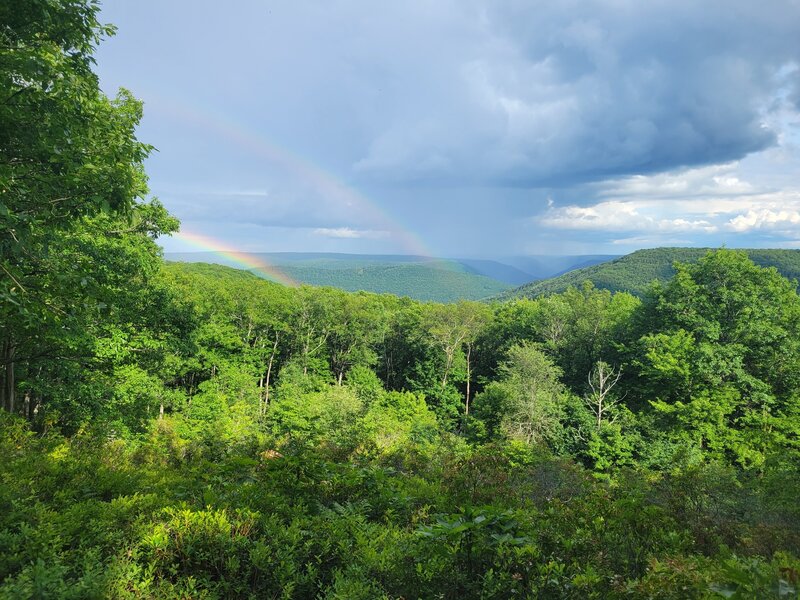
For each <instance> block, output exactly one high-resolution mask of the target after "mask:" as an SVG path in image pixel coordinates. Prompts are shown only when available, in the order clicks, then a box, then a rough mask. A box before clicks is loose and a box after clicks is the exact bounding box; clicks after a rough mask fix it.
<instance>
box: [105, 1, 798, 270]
mask: <svg viewBox="0 0 800 600" xmlns="http://www.w3.org/2000/svg"><path fill="white" fill-rule="evenodd" d="M104 17H105V18H106V20H108V21H110V22H113V23H115V24H116V25H118V27H119V34H118V36H117V37H116V38H114V39H112V40H109V41H107V42H106V43H105V44H104V45H103V46H102V47H101V49H100V51H99V53H98V69H99V71H100V73H101V77H102V81H103V85H104V87H105V88H106V89H108V90H109V91H112V90H113V89H114V88H116V87H117V86H121V85H122V86H125V87H128V88H130V89H132V90H133V92H134V93H135V94H136V95H137V96H139V97H142V98H143V99H144V100H145V102H146V107H145V114H146V117H145V120H144V122H143V125H142V128H141V131H140V137H141V138H142V139H144V140H146V141H148V142H151V143H153V144H154V145H156V146H157V147H158V149H159V152H158V153H157V154H155V155H154V156H153V157H152V158H151V159H150V161H149V163H148V171H149V172H150V174H151V178H152V188H153V191H154V193H156V194H157V195H159V196H160V197H161V198H162V200H163V201H164V202H165V203H166V204H167V206H168V208H170V209H171V210H173V211H174V212H175V213H176V214H177V215H178V216H179V217H180V218H181V219H182V220H183V221H184V222H185V223H186V224H187V225H188V224H189V223H191V227H192V228H194V229H198V230H202V231H203V233H205V234H206V235H211V236H212V237H213V236H218V237H226V238H227V241H228V242H229V243H240V244H242V245H245V244H246V245H248V246H249V247H253V246H254V245H258V244H261V245H262V246H263V248H260V249H264V250H283V249H288V248H289V247H290V246H291V247H292V249H294V247H295V246H296V245H297V244H298V243H299V241H301V240H302V241H303V243H308V244H309V247H308V248H301V249H307V250H318V249H321V248H322V247H323V246H321V245H320V244H323V243H324V248H325V249H344V248H347V249H348V250H349V251H359V249H360V248H361V249H364V251H387V252H396V251H411V249H412V248H413V247H414V244H413V243H410V242H409V239H412V238H416V239H420V238H421V242H420V243H418V244H417V248H418V250H419V249H424V248H427V249H429V250H430V251H435V252H437V253H443V254H450V255H457V254H460V255H469V254H473V255H474V254H508V253H514V252H525V251H531V252H572V251H586V252H608V251H617V252H621V251H627V250H628V249H633V248H635V247H637V245H653V244H658V243H681V244H683V243H686V244H700V243H702V244H712V245H713V244H716V243H722V242H725V243H727V244H728V245H748V244H751V243H752V244H759V245H769V244H775V245H777V244H782V245H787V244H792V243H794V240H795V239H800V235H798V227H800V223H798V222H797V221H796V220H795V217H794V216H793V215H794V214H795V213H793V212H792V211H793V210H797V209H798V208H800V207H797V206H796V202H797V174H798V166H800V157H799V156H798V153H797V145H798V122H800V119H798V110H800V68H799V66H800V3H798V2H796V1H795V0H785V1H777V0H775V1H767V2H760V3H754V2H751V1H749V0H748V1H738V0H726V1H722V0H715V1H707V2H702V3H699V2H689V1H671V2H662V1H653V2H634V1H622V0H606V1H582V2H575V1H562V2H551V3H549V4H543V3H531V2H524V1H519V2H515V1H508V2H492V3H478V2H469V1H467V2H462V1H458V2H457V1H455V0H453V1H447V0H443V1H440V2H425V1H422V0H419V1H410V2H403V3H379V4H376V3H368V2H356V1H347V0H342V1H332V2H307V1H303V0H296V1H294V2H290V3H267V2H263V1H261V0H243V1H240V2H236V3H231V4H230V5H226V6H224V7H223V6H222V5H220V4H219V2H211V1H210V0H195V1H193V2H188V0H187V1H171V2H163V1H160V0H138V1H136V2H132V1H130V2H122V1H115V2H107V5H106V7H105V8H104ZM676 186H677V187H676ZM681 186H683V188H684V189H682V190H681V189H679V188H680V187H681ZM548 199H549V201H550V205H549V206H548ZM726 199H727V200H730V201H731V202H734V204H735V206H736V207H737V208H736V209H732V210H730V211H728V212H725V211H722V212H715V210H716V209H714V208H713V207H714V206H718V204H714V203H719V202H721V201H723V200H726ZM783 203H789V204H788V205H787V206H786V207H784V206H783ZM731 206H732V205H731ZM729 208H730V206H729ZM737 211H738V212H737ZM726 219H727V220H726ZM737 219H738V220H737ZM245 225H249V226H250V227H249V228H247V227H244V226H245ZM237 226H238V227H240V229H236V228H237ZM253 228H261V229H256V230H257V231H261V230H262V229H263V228H271V229H270V231H271V234H270V235H268V236H267V235H259V236H256V235H255V233H253V232H254V231H256V230H254V229H253ZM236 231H239V234H236V233H235V232H236ZM293 231H294V232H295V233H291V232H293ZM246 232H249V233H246ZM297 232H304V233H302V234H299V233H297ZM323 232H324V233H323ZM248 235H250V236H252V237H250V238H247V237H246V236H248ZM734 235H735V236H738V237H733V236H734ZM167 243H170V242H167ZM336 244H340V245H339V246H337V245H336ZM359 244H361V245H359ZM420 251H421V250H420Z"/></svg>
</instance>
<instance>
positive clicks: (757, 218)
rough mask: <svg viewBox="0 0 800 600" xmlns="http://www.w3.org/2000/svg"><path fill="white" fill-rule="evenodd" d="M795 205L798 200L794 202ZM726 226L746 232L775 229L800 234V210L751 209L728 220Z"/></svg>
mask: <svg viewBox="0 0 800 600" xmlns="http://www.w3.org/2000/svg"><path fill="white" fill-rule="evenodd" d="M794 204H795V206H797V205H798V204H800V202H797V203H794ZM727 226H728V228H729V229H731V230H732V231H737V232H740V233H741V232H748V231H756V230H775V231H784V232H789V231H793V232H795V233H798V234H800V210H798V209H797V208H793V209H781V210H774V209H770V208H761V209H751V210H748V211H747V212H746V213H744V214H741V215H738V216H737V217H735V218H733V219H731V220H730V221H728V223H727Z"/></svg>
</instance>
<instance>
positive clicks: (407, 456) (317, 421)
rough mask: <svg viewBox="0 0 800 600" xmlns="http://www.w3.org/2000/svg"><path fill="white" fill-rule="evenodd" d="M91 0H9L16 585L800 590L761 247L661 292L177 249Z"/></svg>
mask: <svg viewBox="0 0 800 600" xmlns="http://www.w3.org/2000/svg"><path fill="white" fill-rule="evenodd" d="M97 12H98V7H97V5H96V4H94V3H92V2H89V3H86V2H77V1H66V0H64V1H59V0H56V1H52V0H50V1H48V2H41V1H39V0H21V1H18V2H14V3H13V5H12V3H8V2H6V3H1V4H0V23H2V30H1V31H0V37H2V44H0V94H1V95H2V98H4V101H3V102H2V103H1V104H0V132H2V148H0V184H1V185H0V188H1V189H2V196H0V223H2V238H0V271H2V276H1V278H0V343H2V346H1V347H0V348H1V351H2V354H1V356H2V359H1V360H2V363H0V367H2V368H0V390H1V393H0V401H1V402H2V406H3V410H2V411H0V412H1V413H2V414H0V428H1V431H0V432H1V433H2V435H0V455H2V457H3V460H2V461H0V483H1V485H0V597H2V598H341V599H359V598H363V599H374V598H716V597H727V598H769V597H775V598H790V597H797V594H798V577H799V574H800V560H798V558H797V557H798V555H799V554H800V506H799V505H798V503H797V498H798V494H800V473H799V472H798V466H800V437H798V433H800V297H799V296H798V294H797V291H796V282H795V281H790V280H788V279H786V278H784V277H783V276H782V275H781V274H780V273H779V272H778V271H777V270H776V269H774V268H764V267H761V266H759V265H756V264H755V263H753V262H752V260H750V258H748V256H747V255H746V254H745V253H743V252H738V251H734V250H724V249H723V250H718V251H710V252H708V253H706V254H704V255H703V256H702V257H701V258H700V259H699V260H697V261H696V262H693V263H678V264H676V265H675V274H674V276H672V277H671V278H670V279H669V280H668V281H666V282H663V283H655V284H653V285H651V286H650V287H649V288H648V290H647V292H646V293H645V294H643V296H642V297H641V298H639V297H636V296H634V295H631V294H628V293H625V292H619V293H612V292H611V291H609V290H602V289H598V288H595V287H593V286H592V285H591V284H590V283H586V284H581V285H578V286H574V287H569V288H567V289H566V290H565V291H563V292H562V293H557V294H551V295H546V296H543V297H541V298H537V299H518V300H513V301H509V302H504V303H495V304H487V303H477V302H470V301H461V302H456V303H453V304H436V303H423V302H419V301H415V300H411V299H408V298H399V297H396V296H393V295H388V294H386V295H378V294H372V293H366V292H362V293H349V292H344V291H340V290H335V289H330V288H315V287H307V286H303V287H298V288H290V287H284V286H281V285H277V284H274V283H271V282H269V281H266V280H263V279H259V278H257V277H255V276H254V275H252V274H250V273H247V272H244V271H238V270H235V269H231V268H227V267H223V266H217V265H186V264H166V263H164V261H163V260H162V257H161V251H160V249H159V247H158V245H157V243H156V240H157V238H158V237H159V236H161V235H164V234H168V233H170V232H174V231H176V230H177V228H178V226H179V225H178V223H177V221H176V220H175V219H174V218H172V217H171V216H170V215H169V214H168V213H167V211H166V210H165V209H164V208H163V206H162V205H161V204H159V203H158V202H157V201H156V200H154V199H148V195H147V194H148V192H147V186H146V177H145V174H144V169H143V161H144V159H145V158H146V156H147V155H148V153H149V151H150V150H151V149H150V148H149V147H148V146H147V145H144V144H142V143H140V142H139V141H138V140H137V139H136V137H135V133H134V132H135V127H136V125H137V123H138V121H139V119H140V118H141V115H142V107H141V105H140V103H139V102H137V101H136V100H135V99H134V98H133V96H132V95H131V94H129V93H127V92H125V91H122V92H121V93H120V94H119V95H118V96H117V97H116V98H115V99H109V98H107V97H106V96H104V95H103V94H102V93H101V92H100V90H99V86H98V82H97V78H96V76H95V75H94V73H93V72H92V63H93V61H92V53H93V49H94V47H95V45H96V44H97V43H98V42H99V41H100V39H101V38H102V37H103V36H105V35H108V34H110V33H111V30H110V29H109V28H107V27H103V26H101V25H100V24H99V23H98V21H97Z"/></svg>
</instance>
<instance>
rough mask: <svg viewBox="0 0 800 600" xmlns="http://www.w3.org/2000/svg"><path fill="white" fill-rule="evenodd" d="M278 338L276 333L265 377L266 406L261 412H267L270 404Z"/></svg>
mask: <svg viewBox="0 0 800 600" xmlns="http://www.w3.org/2000/svg"><path fill="white" fill-rule="evenodd" d="M278 339H279V336H278V334H277V333H276V334H275V343H274V344H272V354H270V355H269V363H267V374H266V376H265V377H264V406H263V407H262V409H261V414H262V415H263V414H266V412H267V406H268V405H269V380H270V377H271V375H272V363H273V361H274V360H275V354H277V352H278Z"/></svg>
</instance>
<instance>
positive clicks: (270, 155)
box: [153, 95, 436, 257]
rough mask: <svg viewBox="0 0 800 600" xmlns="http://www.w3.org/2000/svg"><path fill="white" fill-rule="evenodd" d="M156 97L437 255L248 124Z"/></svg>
mask: <svg viewBox="0 0 800 600" xmlns="http://www.w3.org/2000/svg"><path fill="white" fill-rule="evenodd" d="M153 97H154V98H156V99H157V102H158V104H157V105H156V106H155V107H154V109H155V110H156V111H159V112H164V113H166V114H168V115H169V116H170V117H171V118H174V119H176V120H181V121H184V122H189V123H191V124H193V125H195V126H198V127H201V128H202V129H204V130H206V131H213V132H214V133H216V134H218V135H219V136H221V137H223V138H225V139H227V140H229V141H231V142H233V143H234V144H235V145H236V146H238V147H240V148H244V149H245V150H247V151H248V152H249V153H251V154H253V155H256V156H260V157H262V158H265V159H266V160H268V161H269V162H270V163H271V164H274V165H277V166H280V167H282V168H283V169H285V170H286V171H288V172H290V173H292V174H293V175H294V176H295V177H297V178H298V179H299V180H300V181H302V182H304V183H306V184H309V185H311V186H312V188H313V189H314V190H315V191H316V192H317V193H318V194H320V196H321V197H323V198H328V199H335V200H336V201H337V202H339V203H340V204H342V205H344V206H346V207H351V208H353V209H354V210H355V212H356V213H357V214H358V215H359V216H361V217H366V218H367V219H368V220H369V221H371V222H372V223H374V227H375V228H376V229H378V230H382V231H387V232H388V233H389V234H390V236H391V237H392V239H394V240H395V241H396V242H397V243H398V244H399V246H400V247H402V248H403V250H404V251H405V252H406V253H408V254H412V255H417V256H425V257H434V256H436V254H435V253H434V252H432V251H431V250H430V248H429V247H428V246H427V245H426V244H425V243H424V242H423V241H422V239H421V238H420V237H419V236H418V235H417V234H415V233H413V232H412V231H410V230H409V229H408V228H407V227H404V226H403V225H402V224H401V223H400V221H399V220H398V219H397V218H396V217H393V216H391V215H389V213H387V212H386V210H385V209H384V208H382V207H380V206H379V205H378V204H376V203H375V202H374V201H372V200H369V199H368V198H366V197H365V196H363V195H362V194H361V193H360V192H358V191H356V190H355V189H353V188H352V187H350V186H349V185H347V184H346V183H344V182H342V181H339V180H337V179H336V178H335V177H333V176H332V175H331V174H329V173H327V172H326V171H324V170H322V169H321V168H319V167H318V166H316V165H314V164H312V163H310V162H309V161H307V160H305V159H302V158H300V157H299V156H296V155H295V154H293V153H292V152H290V151H289V150H286V149H285V148H282V147H280V146H278V145H277V144H275V143H273V142H271V141H269V140H267V139H264V138H263V137H259V136H257V135H255V134H253V133H250V132H249V131H248V130H247V129H246V128H245V127H243V126H242V125H239V124H237V123H234V122H232V121H231V120H230V119H228V118H226V117H223V116H220V115H217V114H213V113H210V112H207V111H203V110H200V109H198V108H195V107H193V106H190V105H187V104H185V103H180V102H176V101H174V100H170V99H166V98H164V97H161V96H158V95H154V96H153ZM205 239H206V240H207V241H209V242H214V243H217V244H222V245H224V242H220V241H218V240H213V239H212V238H209V237H206V238H205Z"/></svg>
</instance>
